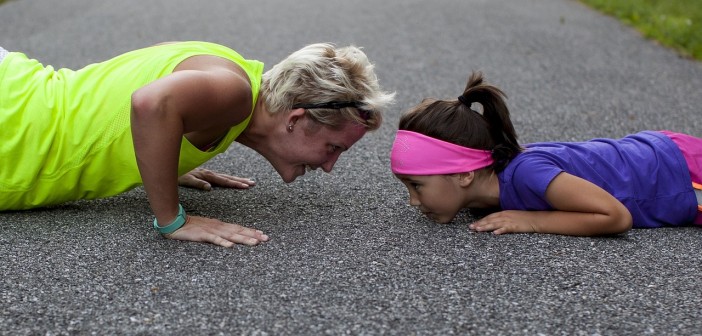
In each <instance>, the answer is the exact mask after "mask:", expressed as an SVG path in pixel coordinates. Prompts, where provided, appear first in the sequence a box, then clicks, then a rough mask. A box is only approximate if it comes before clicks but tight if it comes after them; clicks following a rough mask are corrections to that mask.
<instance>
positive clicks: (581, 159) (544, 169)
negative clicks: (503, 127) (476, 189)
mask: <svg viewBox="0 0 702 336" xmlns="http://www.w3.org/2000/svg"><path fill="white" fill-rule="evenodd" d="M561 172H566V173H568V174H571V175H575V176H578V177H580V178H583V179H585V180H587V181H590V182H592V183H594V184H595V185H597V186H599V187H601V188H602V189H604V190H606V191H607V192H609V193H610V194H612V195H613V196H614V197H615V198H617V199H618V200H619V201H620V202H622V203H623V204H624V205H625V206H626V207H627V208H628V209H629V212H631V215H632V217H633V219H634V227H661V226H678V225H685V224H690V223H692V221H693V219H694V218H695V215H696V213H697V199H696V197H695V192H694V190H693V189H692V180H691V179H690V172H689V170H688V168H687V163H686V162H685V158H684V157H683V155H682V152H681V151H680V149H679V148H678V147H677V146H676V145H675V143H673V141H672V140H670V138H668V137H667V136H665V135H664V134H662V133H660V132H653V131H645V132H640V133H637V134H632V135H629V136H626V137H624V138H622V139H593V140H590V141H587V142H542V143H533V144H529V145H527V146H526V150H525V151H524V152H523V153H520V154H519V155H517V157H515V158H514V159H513V160H512V161H511V162H510V163H509V165H507V168H505V170H503V171H502V172H500V173H499V174H498V178H499V180H500V206H501V207H502V209H503V210H553V207H551V206H550V205H549V204H548V202H547V201H546V188H547V187H548V185H549V184H550V183H551V181H552V180H553V179H554V178H555V177H556V176H557V175H558V174H560V173H561Z"/></svg>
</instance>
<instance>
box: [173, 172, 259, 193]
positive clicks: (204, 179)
mask: <svg viewBox="0 0 702 336" xmlns="http://www.w3.org/2000/svg"><path fill="white" fill-rule="evenodd" d="M178 185H181V186H183V187H188V188H195V189H201V190H207V191H209V190H212V185H215V186H218V187H225V188H236V189H248V188H250V187H253V186H255V185H256V182H255V181H253V180H251V179H247V178H243V177H236V176H231V175H225V174H220V173H216V172H213V171H211V170H207V169H203V168H195V169H193V170H191V171H190V172H188V173H186V174H185V175H183V176H181V177H179V178H178Z"/></svg>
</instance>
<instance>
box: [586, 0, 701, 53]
mask: <svg viewBox="0 0 702 336" xmlns="http://www.w3.org/2000/svg"><path fill="white" fill-rule="evenodd" d="M581 1H582V2H583V3H585V4H588V5H590V6H591V7H593V8H595V9H597V10H599V11H601V12H603V13H605V14H609V15H612V16H614V17H616V18H618V19H619V20H621V21H622V22H624V23H625V24H627V25H630V26H632V27H634V28H636V29H637V30H639V31H640V32H641V33H642V34H643V35H644V36H645V37H647V38H650V39H653V40H656V41H658V42H660V43H661V44H662V45H665V46H668V47H671V48H673V49H675V50H677V51H678V52H679V53H680V54H682V55H684V56H687V57H692V58H695V59H697V60H702V1H700V0H581Z"/></svg>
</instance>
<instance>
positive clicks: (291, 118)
mask: <svg viewBox="0 0 702 336" xmlns="http://www.w3.org/2000/svg"><path fill="white" fill-rule="evenodd" d="M304 115H305V109H303V108H296V109H292V110H290V113H288V116H287V117H286V119H285V123H286V124H287V125H288V126H290V125H293V126H294V125H295V124H296V123H297V121H298V120H299V119H300V118H302V117H303V116H304Z"/></svg>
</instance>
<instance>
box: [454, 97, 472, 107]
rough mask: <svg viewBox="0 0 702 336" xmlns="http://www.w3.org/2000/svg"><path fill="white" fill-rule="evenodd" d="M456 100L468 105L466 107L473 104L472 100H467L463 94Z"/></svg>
mask: <svg viewBox="0 0 702 336" xmlns="http://www.w3.org/2000/svg"><path fill="white" fill-rule="evenodd" d="M458 101H460V102H461V103H462V104H463V105H465V106H468V108H470V106H471V105H473V102H471V101H470V100H468V98H466V96H464V95H460V96H458Z"/></svg>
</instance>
